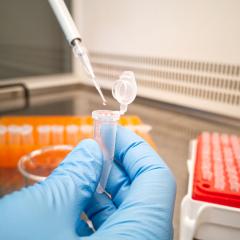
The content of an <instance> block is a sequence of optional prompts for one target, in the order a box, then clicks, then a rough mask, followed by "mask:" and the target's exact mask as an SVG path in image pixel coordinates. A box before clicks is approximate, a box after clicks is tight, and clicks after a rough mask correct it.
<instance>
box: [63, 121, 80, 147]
mask: <svg viewBox="0 0 240 240" xmlns="http://www.w3.org/2000/svg"><path fill="white" fill-rule="evenodd" d="M66 135H67V137H66V138H67V143H68V144H70V145H73V146H75V145H76V144H77V143H78V142H79V126H78V125H75V124H71V125H67V126H66Z"/></svg>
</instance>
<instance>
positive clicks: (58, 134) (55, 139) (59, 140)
mask: <svg viewBox="0 0 240 240" xmlns="http://www.w3.org/2000/svg"><path fill="white" fill-rule="evenodd" d="M51 133H52V144H53V145H59V144H63V142H64V127H63V126H62V125H53V126H51Z"/></svg>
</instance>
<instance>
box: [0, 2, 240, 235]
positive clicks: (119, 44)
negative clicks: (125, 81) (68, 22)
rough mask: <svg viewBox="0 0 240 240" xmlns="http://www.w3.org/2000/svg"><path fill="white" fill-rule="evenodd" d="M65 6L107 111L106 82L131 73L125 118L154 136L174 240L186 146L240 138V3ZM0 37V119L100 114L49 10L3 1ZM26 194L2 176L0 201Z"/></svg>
mask: <svg viewBox="0 0 240 240" xmlns="http://www.w3.org/2000/svg"><path fill="white" fill-rule="evenodd" d="M65 3H66V4H67V6H68V8H69V10H70V12H71V14H72V15H73V17H74V20H75V22H76V24H77V26H78V29H79V31H80V34H81V36H82V39H83V42H84V43H85V45H86V47H87V49H88V52H89V56H90V60H91V62H92V65H93V69H94V72H95V74H96V76H97V79H98V80H99V83H100V85H101V87H102V90H103V93H104V94H105V96H106V98H107V101H108V105H107V108H109V109H115V110H116V109H118V108H119V105H118V104H117V103H116V102H115V101H114V100H113V98H112V95H111V87H112V84H113V82H114V81H115V80H116V79H118V76H119V75H120V74H121V72H122V71H125V70H131V71H133V72H134V73H135V76H136V80H137V85H138V95H137V98H136V100H135V101H134V103H133V104H131V105H130V106H129V111H128V112H127V114H131V115H137V116H139V117H140V118H141V120H142V121H143V122H144V123H146V124H148V125H151V126H152V132H151V137H152V139H153V140H154V142H155V144H156V146H157V149H158V152H159V154H160V156H161V157H162V158H163V159H164V160H165V161H166V162H167V163H168V165H169V166H170V168H171V169H172V171H173V173H174V175H175V177H176V181H177V186H178V189H177V199H176V205H175V213H174V229H175V239H178V238H179V222H180V203H181V200H182V198H183V197H184V195H185V194H186V193H187V185H188V171H187V164H186V161H187V159H188V158H189V154H188V153H189V142H190V141H191V140H192V139H194V138H196V137H197V136H198V135H199V134H200V133H201V132H202V131H211V132H220V133H229V134H237V135H239V134H240V121H239V119H240V48H239V42H240V17H239V8H240V2H239V1H238V0H220V1H219V0H203V1H188V0H180V1H179V0H169V1H163V0H148V1H147V0H142V1H137V0H132V1H127V0H122V1H113V0H102V1H97V0H72V1H71V0H66V1H65ZM0 30H1V31H0V114H1V116H2V117H6V116H9V115H17V116H29V115H39V116H40V115H41V116H42V115H46V116H50V115H51V116H52V115H74V116H76V115H91V112H92V111H93V110H96V109H101V108H103V106H102V102H101V99H100V97H99V95H98V93H97V91H96V89H95V88H94V87H93V85H92V81H91V80H90V79H89V77H88V76H87V75H86V73H85V71H84V70H83V68H82V65H81V63H80V62H79V61H78V59H77V58H75V57H73V56H72V52H71V49H70V47H69V44H68V43H67V41H66V40H65V37H64V34H63V33H62V30H61V28H60V26H59V24H58V22H57V20H56V17H55V16H54V14H53V12H52V10H51V8H50V6H49V3H48V1H47V0H21V1H17V0H1V2H0ZM0 151H2V150H1V149H0ZM0 161H1V159H0ZM23 185H24V182H23V179H22V177H21V175H20V174H19V173H18V171H17V169H16V168H15V169H10V170H9V169H6V168H0V194H1V195H4V194H6V193H9V192H12V191H14V190H16V189H18V188H20V187H22V186H23Z"/></svg>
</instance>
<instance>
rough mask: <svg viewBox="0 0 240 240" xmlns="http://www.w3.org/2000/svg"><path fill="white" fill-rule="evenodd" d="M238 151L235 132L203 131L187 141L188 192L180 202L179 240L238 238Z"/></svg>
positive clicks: (239, 151)
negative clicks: (188, 147) (188, 152)
mask: <svg viewBox="0 0 240 240" xmlns="http://www.w3.org/2000/svg"><path fill="white" fill-rule="evenodd" d="M230 149H231V150H230ZM239 154H240V138H239V137H238V136H237V135H229V134H220V133H217V132H213V133H211V132H203V133H202V134H200V135H199V136H198V138H197V139H195V140H192V141H191V143H190V156H189V160H188V161H187V167H188V172H189V180H188V192H187V195H186V196H185V197H184V198H183V200H182V203H181V215H180V240H192V239H195V238H196V239H217V240H225V239H238V238H239V236H240V224H239V223H240V208H239V206H240V197H239V196H240V192H239V178H236V172H237V171H238V170H239V168H240V164H239V163H240V157H239V156H240V155H239ZM229 164H230V166H229ZM238 173H239V172H238ZM236 182H237V183H238V184H236V185H235V183H236ZM236 186H238V187H236Z"/></svg>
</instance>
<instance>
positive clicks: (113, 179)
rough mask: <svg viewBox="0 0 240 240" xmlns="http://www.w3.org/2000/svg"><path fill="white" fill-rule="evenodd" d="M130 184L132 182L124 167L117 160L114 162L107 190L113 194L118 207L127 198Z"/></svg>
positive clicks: (113, 199)
mask: <svg viewBox="0 0 240 240" xmlns="http://www.w3.org/2000/svg"><path fill="white" fill-rule="evenodd" d="M130 184H131V182H130V180H129V177H128V175H127V174H126V172H125V170H124V168H123V167H122V166H121V165H120V164H118V163H117V162H114V163H113V167H112V169H111V172H110V175H109V178H108V182H107V186H106V191H107V192H108V193H109V194H110V195H111V197H112V201H113V202H114V205H115V206H116V207H118V206H119V205H120V204H121V203H122V201H123V199H125V198H126V196H127V194H128V191H129V187H130Z"/></svg>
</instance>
